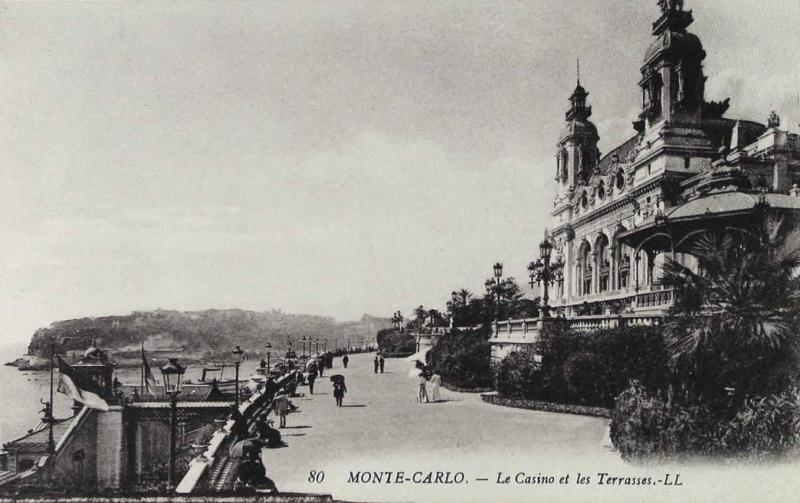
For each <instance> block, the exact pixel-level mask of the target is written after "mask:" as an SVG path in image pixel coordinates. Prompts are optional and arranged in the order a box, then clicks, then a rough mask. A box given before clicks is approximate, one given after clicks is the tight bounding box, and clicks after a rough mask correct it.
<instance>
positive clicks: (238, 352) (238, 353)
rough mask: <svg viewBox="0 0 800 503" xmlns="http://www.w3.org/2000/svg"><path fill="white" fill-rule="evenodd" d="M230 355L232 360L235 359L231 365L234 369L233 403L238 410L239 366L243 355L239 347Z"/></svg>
mask: <svg viewBox="0 0 800 503" xmlns="http://www.w3.org/2000/svg"><path fill="white" fill-rule="evenodd" d="M231 353H233V356H234V358H236V360H234V362H233V365H234V366H235V367H236V401H235V403H236V408H237V409H238V408H239V365H241V363H242V354H244V351H242V348H240V347H239V346H236V349H234V350H233V351H231Z"/></svg>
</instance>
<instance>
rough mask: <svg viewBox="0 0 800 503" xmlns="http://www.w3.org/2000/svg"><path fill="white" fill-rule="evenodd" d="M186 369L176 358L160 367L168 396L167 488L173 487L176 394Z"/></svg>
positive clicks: (176, 411) (178, 391) (176, 414)
mask: <svg viewBox="0 0 800 503" xmlns="http://www.w3.org/2000/svg"><path fill="white" fill-rule="evenodd" d="M185 372H186V367H184V366H182V365H181V364H180V363H178V359H177V358H170V359H169V363H167V364H166V365H164V366H163V367H161V376H162V377H163V378H164V392H165V393H166V394H167V395H169V473H168V475H167V476H168V477H169V479H168V483H169V487H170V488H173V487H175V436H176V432H175V430H176V429H177V425H178V393H180V392H181V378H182V377H183V374H184V373H185Z"/></svg>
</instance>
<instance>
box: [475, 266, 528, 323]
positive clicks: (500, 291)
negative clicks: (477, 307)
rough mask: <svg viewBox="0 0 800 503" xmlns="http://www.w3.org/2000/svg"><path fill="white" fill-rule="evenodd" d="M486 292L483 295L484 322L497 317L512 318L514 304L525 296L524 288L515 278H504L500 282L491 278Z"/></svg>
mask: <svg viewBox="0 0 800 503" xmlns="http://www.w3.org/2000/svg"><path fill="white" fill-rule="evenodd" d="M485 286H486V294H485V295H484V296H483V305H484V309H485V311H484V313H483V319H484V322H486V323H488V322H491V321H492V320H494V319H495V318H497V319H498V320H505V319H509V318H511V317H512V316H511V314H512V313H513V310H514V309H513V308H514V306H515V305H516V304H517V303H518V302H519V301H520V300H521V299H522V298H523V297H524V294H523V293H522V289H521V288H520V287H519V285H518V284H517V281H516V280H515V279H514V278H511V277H509V278H503V279H501V280H500V282H499V283H498V282H496V281H495V280H494V279H492V278H489V279H487V280H486V282H485Z"/></svg>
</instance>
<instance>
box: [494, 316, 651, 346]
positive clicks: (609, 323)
mask: <svg viewBox="0 0 800 503" xmlns="http://www.w3.org/2000/svg"><path fill="white" fill-rule="evenodd" d="M663 319H664V315H662V314H660V313H651V314H647V313H626V314H606V315H590V316H578V317H575V318H551V320H550V321H551V322H553V323H564V324H566V326H567V327H568V328H570V329H572V330H576V331H578V332H590V331H593V330H601V329H608V328H619V327H627V326H651V325H659V324H661V322H662V320H663ZM541 321H542V320H541V319H540V318H530V319H525V320H506V321H499V322H497V324H496V325H495V331H494V334H493V338H498V335H500V334H519V333H526V332H528V331H530V330H536V329H537V326H538V325H537V324H538V323H539V322H541ZM534 340H535V339H533V338H532V339H531V342H532V341H534Z"/></svg>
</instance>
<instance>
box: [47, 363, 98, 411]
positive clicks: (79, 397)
mask: <svg viewBox="0 0 800 503" xmlns="http://www.w3.org/2000/svg"><path fill="white" fill-rule="evenodd" d="M58 374H59V375H58V392H59V393H64V394H65V395H67V396H69V397H70V398H72V399H73V400H75V401H76V402H80V403H82V404H84V405H85V406H87V407H89V408H90V409H98V410H108V404H107V403H106V401H105V400H103V390H102V389H101V388H100V386H98V385H97V383H96V382H94V381H92V380H91V379H89V378H88V377H86V376H82V375H81V374H79V373H78V372H77V371H76V370H75V369H74V368H72V367H71V366H70V365H69V364H68V363H67V362H65V361H64V360H62V359H61V357H60V356H58Z"/></svg>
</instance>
